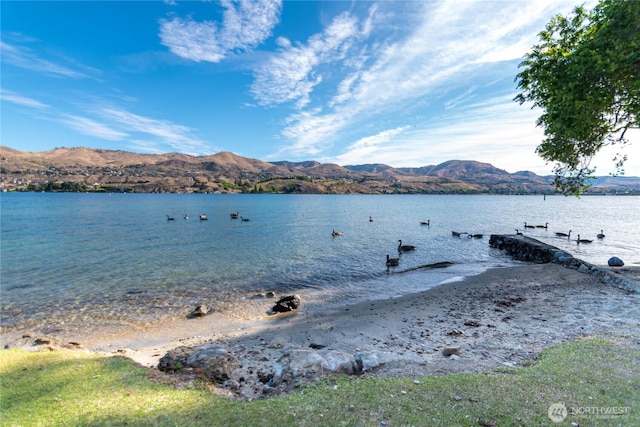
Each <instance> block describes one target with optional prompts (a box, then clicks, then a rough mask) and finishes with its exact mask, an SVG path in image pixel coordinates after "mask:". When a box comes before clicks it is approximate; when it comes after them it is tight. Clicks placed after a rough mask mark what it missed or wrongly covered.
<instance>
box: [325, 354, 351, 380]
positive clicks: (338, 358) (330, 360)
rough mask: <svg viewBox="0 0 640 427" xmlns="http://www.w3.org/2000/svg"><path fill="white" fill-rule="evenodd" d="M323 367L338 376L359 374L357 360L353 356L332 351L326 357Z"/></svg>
mask: <svg viewBox="0 0 640 427" xmlns="http://www.w3.org/2000/svg"><path fill="white" fill-rule="evenodd" d="M324 360H325V363H323V364H322V367H323V368H324V369H326V370H328V371H331V372H335V373H338V374H348V375H353V374H355V373H356V372H357V367H356V360H355V358H354V357H353V355H351V354H347V353H342V352H340V351H335V350H332V351H330V352H329V353H327V354H326V355H325V357H324Z"/></svg>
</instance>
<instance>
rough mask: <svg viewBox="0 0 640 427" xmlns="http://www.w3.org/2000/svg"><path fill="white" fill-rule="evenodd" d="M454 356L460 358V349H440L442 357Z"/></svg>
mask: <svg viewBox="0 0 640 427" xmlns="http://www.w3.org/2000/svg"><path fill="white" fill-rule="evenodd" d="M454 354H456V355H458V356H460V347H445V348H443V349H442V355H443V356H451V355H454Z"/></svg>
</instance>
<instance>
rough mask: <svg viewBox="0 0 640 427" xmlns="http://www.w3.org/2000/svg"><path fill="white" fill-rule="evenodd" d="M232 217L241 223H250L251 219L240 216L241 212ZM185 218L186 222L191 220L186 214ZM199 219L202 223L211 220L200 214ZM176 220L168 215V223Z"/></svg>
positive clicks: (232, 214) (234, 213)
mask: <svg viewBox="0 0 640 427" xmlns="http://www.w3.org/2000/svg"><path fill="white" fill-rule="evenodd" d="M230 215H231V219H238V218H239V219H240V220H241V221H250V220H249V218H245V217H243V216H239V215H240V213H239V212H232V213H231V214H230ZM183 218H184V219H185V220H188V219H189V215H187V214H184V216H183ZM198 218H199V219H200V221H208V220H209V218H208V217H207V214H200V215H198ZM175 220H176V218H175V217H173V216H171V215H167V221H175Z"/></svg>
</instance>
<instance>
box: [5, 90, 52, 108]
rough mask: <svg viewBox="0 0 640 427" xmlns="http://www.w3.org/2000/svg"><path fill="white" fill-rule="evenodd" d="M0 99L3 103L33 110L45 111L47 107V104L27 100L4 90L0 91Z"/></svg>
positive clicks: (30, 99)
mask: <svg viewBox="0 0 640 427" xmlns="http://www.w3.org/2000/svg"><path fill="white" fill-rule="evenodd" d="M0 99H2V100H3V101H7V102H12V103H14V104H18V105H22V106H24V107H29V108H35V109H45V108H48V107H49V106H48V105H47V104H44V103H42V102H40V101H37V100H35V99H32V98H27V97H26V96H22V95H20V94H17V93H15V92H12V91H9V90H5V89H0Z"/></svg>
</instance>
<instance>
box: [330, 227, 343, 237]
mask: <svg viewBox="0 0 640 427" xmlns="http://www.w3.org/2000/svg"><path fill="white" fill-rule="evenodd" d="M331 235H332V236H334V237H335V236H342V231H336V230H335V229H334V230H333V231H332V232H331Z"/></svg>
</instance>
